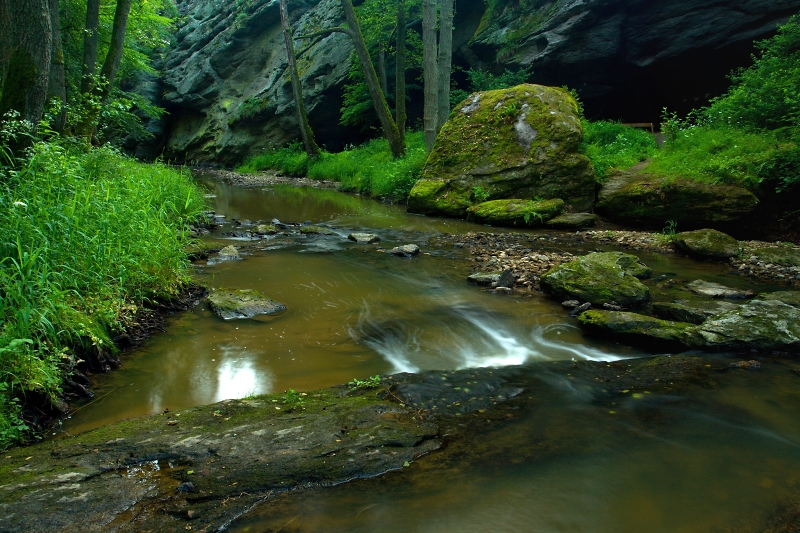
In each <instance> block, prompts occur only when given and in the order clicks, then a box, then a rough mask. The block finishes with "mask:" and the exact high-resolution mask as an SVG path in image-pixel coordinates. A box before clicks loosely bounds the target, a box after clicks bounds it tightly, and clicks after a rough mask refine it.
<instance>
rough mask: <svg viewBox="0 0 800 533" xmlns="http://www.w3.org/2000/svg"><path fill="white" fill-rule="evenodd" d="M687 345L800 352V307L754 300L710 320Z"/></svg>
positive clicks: (699, 328)
mask: <svg viewBox="0 0 800 533" xmlns="http://www.w3.org/2000/svg"><path fill="white" fill-rule="evenodd" d="M690 333H691V335H690V336H689V337H687V339H686V344H687V345H688V346H690V347H692V348H705V349H710V350H720V351H728V350H731V351H733V350H756V351H759V352H772V351H781V352H798V351H800V309H798V308H796V307H793V306H791V305H787V304H785V303H783V302H781V301H778V300H750V301H749V302H747V303H746V304H744V305H741V306H739V307H737V308H736V309H731V310H730V311H725V312H723V313H721V314H719V315H717V316H714V317H712V318H710V319H709V320H706V321H705V322H704V323H703V324H702V325H700V326H697V327H696V328H695V329H694V330H692V331H691V332H690Z"/></svg>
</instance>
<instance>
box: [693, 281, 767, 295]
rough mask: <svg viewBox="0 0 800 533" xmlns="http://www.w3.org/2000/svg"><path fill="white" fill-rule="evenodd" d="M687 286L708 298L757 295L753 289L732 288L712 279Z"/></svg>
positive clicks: (694, 282)
mask: <svg viewBox="0 0 800 533" xmlns="http://www.w3.org/2000/svg"><path fill="white" fill-rule="evenodd" d="M686 288H687V289H689V291H691V292H692V293H694V294H696V295H698V296H705V297H707V298H752V297H753V296H755V293H754V292H753V291H751V290H747V291H742V290H739V289H732V288H731V287H726V286H725V285H721V284H719V283H713V282H711V281H703V280H702V279H698V280H695V281H693V282H691V283H689V284H688V285H686Z"/></svg>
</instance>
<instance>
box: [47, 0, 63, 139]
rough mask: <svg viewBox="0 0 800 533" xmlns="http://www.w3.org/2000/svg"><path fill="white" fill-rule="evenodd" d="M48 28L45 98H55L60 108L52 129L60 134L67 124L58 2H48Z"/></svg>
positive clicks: (51, 0)
mask: <svg viewBox="0 0 800 533" xmlns="http://www.w3.org/2000/svg"><path fill="white" fill-rule="evenodd" d="M50 26H51V28H52V31H53V43H52V50H51V53H50V76H49V80H48V89H47V98H48V100H50V99H53V98H56V99H58V101H59V102H61V106H60V108H59V110H58V114H56V116H55V117H53V118H54V119H55V122H54V123H53V124H52V127H53V129H54V130H55V131H57V132H58V133H62V132H63V131H64V128H65V127H66V123H67V110H66V107H64V106H65V105H66V103H67V79H66V72H65V70H64V69H65V66H64V48H63V46H62V43H61V15H60V12H59V0H50Z"/></svg>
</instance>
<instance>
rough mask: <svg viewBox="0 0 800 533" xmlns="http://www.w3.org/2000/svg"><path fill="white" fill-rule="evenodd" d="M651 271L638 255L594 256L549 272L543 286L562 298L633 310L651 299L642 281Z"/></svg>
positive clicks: (571, 262) (612, 254) (545, 276)
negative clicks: (631, 308) (619, 306)
mask: <svg viewBox="0 0 800 533" xmlns="http://www.w3.org/2000/svg"><path fill="white" fill-rule="evenodd" d="M652 272H653V271H652V269H650V268H648V267H647V266H646V265H644V264H642V263H641V262H640V261H639V258H638V257H636V256H635V255H629V254H624V253H621V252H602V253H592V254H589V255H585V256H583V257H579V258H578V259H576V260H575V261H570V262H569V263H564V264H563V265H561V266H558V267H555V268H554V269H552V270H550V271H549V272H548V273H547V274H545V275H544V276H542V278H541V285H542V288H543V289H544V290H545V291H547V292H549V293H551V294H553V295H555V296H558V297H562V298H577V299H579V300H581V301H584V302H591V303H592V304H593V305H603V304H610V305H621V306H624V307H630V306H636V305H640V304H643V303H645V302H647V301H648V300H649V299H650V289H649V288H647V286H645V285H644V284H643V283H642V282H641V281H639V278H641V279H644V278H648V277H650V275H651V274H652Z"/></svg>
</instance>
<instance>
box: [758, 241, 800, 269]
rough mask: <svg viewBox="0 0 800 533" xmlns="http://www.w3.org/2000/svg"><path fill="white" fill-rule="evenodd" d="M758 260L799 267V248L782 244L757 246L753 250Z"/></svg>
mask: <svg viewBox="0 0 800 533" xmlns="http://www.w3.org/2000/svg"><path fill="white" fill-rule="evenodd" d="M753 255H754V256H756V257H757V258H758V259H759V261H764V262H765V263H773V264H775V265H780V266H783V267H800V249H797V248H788V247H783V246H775V247H767V248H758V249H757V250H754V251H753Z"/></svg>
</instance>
